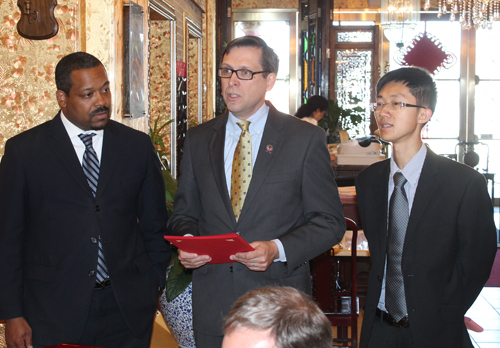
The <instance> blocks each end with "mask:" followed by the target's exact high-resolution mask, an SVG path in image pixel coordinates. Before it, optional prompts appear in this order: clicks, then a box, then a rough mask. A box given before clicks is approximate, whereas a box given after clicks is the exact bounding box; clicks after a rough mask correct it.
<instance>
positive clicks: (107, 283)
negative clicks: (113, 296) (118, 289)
mask: <svg viewBox="0 0 500 348" xmlns="http://www.w3.org/2000/svg"><path fill="white" fill-rule="evenodd" d="M108 286H111V280H109V279H106V280H105V281H103V282H102V283H95V285H94V290H101V289H105V288H107V287H108Z"/></svg>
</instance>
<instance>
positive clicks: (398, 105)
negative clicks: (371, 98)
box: [370, 102, 427, 112]
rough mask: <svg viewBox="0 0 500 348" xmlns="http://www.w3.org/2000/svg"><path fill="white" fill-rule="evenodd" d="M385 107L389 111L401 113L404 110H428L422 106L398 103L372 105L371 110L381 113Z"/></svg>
mask: <svg viewBox="0 0 500 348" xmlns="http://www.w3.org/2000/svg"><path fill="white" fill-rule="evenodd" d="M384 106H385V107H386V108H387V110H389V111H400V110H401V109H403V108H423V109H427V108H426V107H425V106H422V105H413V104H408V103H398V102H390V103H370V109H371V110H372V111H374V112H381V111H382V109H383V108H384Z"/></svg>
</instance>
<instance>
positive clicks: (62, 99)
mask: <svg viewBox="0 0 500 348" xmlns="http://www.w3.org/2000/svg"><path fill="white" fill-rule="evenodd" d="M56 98H57V103H58V104H59V107H60V108H61V109H64V108H65V107H66V98H67V95H66V93H64V91H61V90H60V89H58V90H57V92H56Z"/></svg>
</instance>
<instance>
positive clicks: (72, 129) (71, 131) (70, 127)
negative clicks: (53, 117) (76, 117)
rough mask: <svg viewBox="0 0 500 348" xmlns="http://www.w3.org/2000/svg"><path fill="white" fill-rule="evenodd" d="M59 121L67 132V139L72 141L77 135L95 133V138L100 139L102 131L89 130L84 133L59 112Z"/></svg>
mask: <svg viewBox="0 0 500 348" xmlns="http://www.w3.org/2000/svg"><path fill="white" fill-rule="evenodd" d="M61 121H62V123H63V125H64V128H66V132H68V135H69V138H70V139H73V138H75V137H77V136H78V135H79V134H82V133H85V134H87V133H95V134H96V136H98V137H102V134H103V130H102V129H101V130H89V131H84V130H83V129H81V128H79V127H77V126H75V125H74V124H73V123H72V122H71V121H70V120H68V118H67V117H66V116H65V115H64V113H63V111H62V110H61Z"/></svg>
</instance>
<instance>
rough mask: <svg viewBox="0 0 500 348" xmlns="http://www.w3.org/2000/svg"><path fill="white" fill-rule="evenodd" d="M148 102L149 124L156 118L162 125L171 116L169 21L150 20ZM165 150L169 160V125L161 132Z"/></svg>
mask: <svg viewBox="0 0 500 348" xmlns="http://www.w3.org/2000/svg"><path fill="white" fill-rule="evenodd" d="M149 40H150V52H149V54H150V67H149V78H150V82H149V83H150V103H149V112H150V115H151V124H152V125H153V123H154V122H155V120H156V119H158V125H163V124H164V123H165V122H167V121H168V120H170V116H171V86H170V79H171V72H170V71H171V70H170V54H171V49H170V43H171V40H172V37H171V33H170V21H167V20H161V21H151V24H150V31H149ZM161 135H162V138H163V142H164V144H165V147H166V149H165V151H166V152H168V153H169V155H168V156H167V157H168V160H169V161H170V125H167V126H166V127H165V128H163V130H162V132H161Z"/></svg>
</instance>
